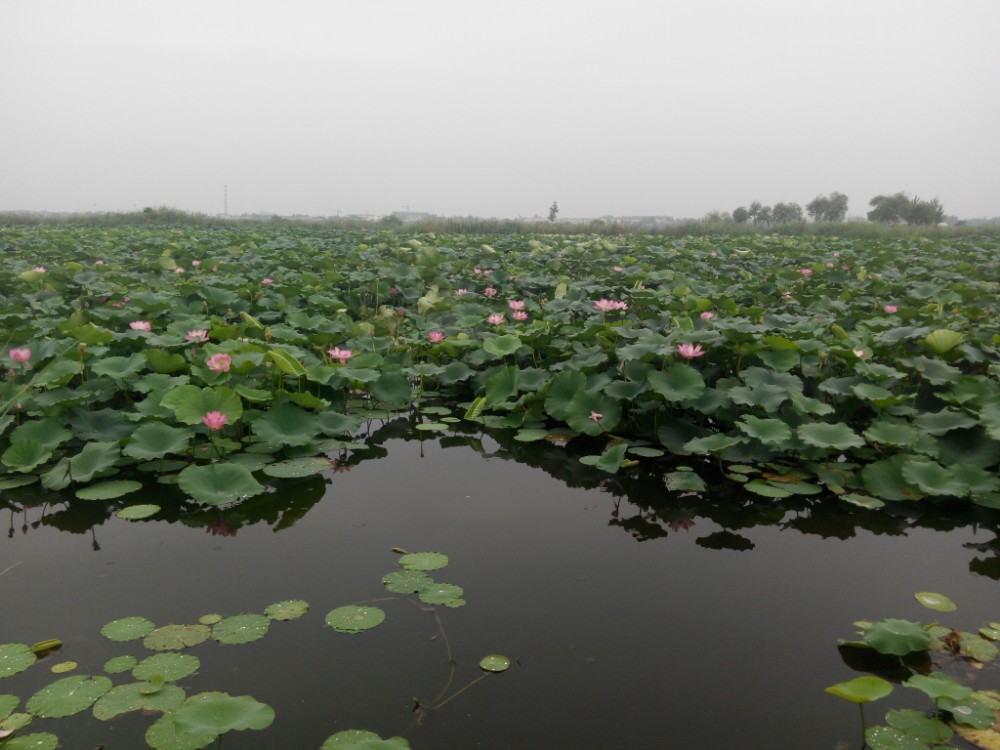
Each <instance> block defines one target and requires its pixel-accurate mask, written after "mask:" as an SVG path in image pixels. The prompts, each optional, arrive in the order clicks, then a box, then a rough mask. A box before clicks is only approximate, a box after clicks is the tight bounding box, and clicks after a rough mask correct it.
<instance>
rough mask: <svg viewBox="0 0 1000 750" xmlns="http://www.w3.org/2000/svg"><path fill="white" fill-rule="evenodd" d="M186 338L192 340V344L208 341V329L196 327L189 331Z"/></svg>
mask: <svg viewBox="0 0 1000 750" xmlns="http://www.w3.org/2000/svg"><path fill="white" fill-rule="evenodd" d="M184 340H185V341H190V342H191V343H192V344H203V343H205V342H206V341H208V331H206V330H205V329H204V328H196V329H194V330H193V331H188V332H187V336H185V337H184Z"/></svg>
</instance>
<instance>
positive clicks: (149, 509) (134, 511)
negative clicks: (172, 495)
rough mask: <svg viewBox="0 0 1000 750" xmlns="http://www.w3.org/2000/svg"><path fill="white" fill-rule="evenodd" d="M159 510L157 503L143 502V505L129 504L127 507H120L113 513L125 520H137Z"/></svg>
mask: <svg viewBox="0 0 1000 750" xmlns="http://www.w3.org/2000/svg"><path fill="white" fill-rule="evenodd" d="M159 512H160V506H159V505H152V504H143V505H130V506H129V507H127V508H122V509H121V510H120V511H118V512H117V513H115V515H116V516H118V517H119V518H122V519H124V520H126V521H139V520H141V519H143V518H149V517H150V516H155V515H156V514H157V513H159Z"/></svg>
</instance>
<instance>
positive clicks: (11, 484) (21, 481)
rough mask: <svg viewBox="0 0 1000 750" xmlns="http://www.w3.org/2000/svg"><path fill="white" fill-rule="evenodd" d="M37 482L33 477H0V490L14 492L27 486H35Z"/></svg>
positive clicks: (36, 478)
mask: <svg viewBox="0 0 1000 750" xmlns="http://www.w3.org/2000/svg"><path fill="white" fill-rule="evenodd" d="M37 481H38V477H35V476H20V477H18V476H6V477H0V490H15V489H17V488H18V487H27V486H28V485H29V484H35V482H37Z"/></svg>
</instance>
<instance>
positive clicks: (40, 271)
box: [31, 266, 46, 273]
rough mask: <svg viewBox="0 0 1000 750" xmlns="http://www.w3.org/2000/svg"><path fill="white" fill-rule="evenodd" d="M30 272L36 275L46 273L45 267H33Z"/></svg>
mask: <svg viewBox="0 0 1000 750" xmlns="http://www.w3.org/2000/svg"><path fill="white" fill-rule="evenodd" d="M31 270H32V271H34V272H36V273H45V272H46V271H45V266H35V267H34V268H32V269H31Z"/></svg>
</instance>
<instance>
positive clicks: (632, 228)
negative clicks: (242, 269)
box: [0, 207, 1000, 239]
mask: <svg viewBox="0 0 1000 750" xmlns="http://www.w3.org/2000/svg"><path fill="white" fill-rule="evenodd" d="M0 226H62V227H115V226H168V227H192V228H194V227H231V228H232V227H240V226H245V227H254V226H266V227H282V226H294V227H315V228H317V229H355V230H356V229H377V230H395V229H399V230H402V231H405V232H406V233H407V234H454V233H458V234H548V235H599V236H619V235H642V236H652V237H657V236H660V237H691V236H695V237H704V236H711V235H720V236H730V237H731V236H741V235H743V236H766V235H779V236H789V237H800V236H803V237H808V236H815V237H849V238H857V239H893V238H899V239H910V238H918V237H928V238H942V237H976V236H986V237H1000V225H998V224H988V223H986V224H969V225H959V226H952V225H949V226H935V225H908V224H897V225H886V224H878V223H874V222H869V221H843V222H820V223H812V222H796V223H791V224H767V225H754V224H748V223H742V224H739V223H736V222H734V221H732V220H715V219H684V220H679V221H677V222H676V223H672V224H669V225H666V226H655V227H653V226H644V225H638V224H626V223H619V222H612V221H605V220H602V219H595V220H593V221H590V222H586V223H574V222H568V221H555V222H549V221H544V220H538V221H529V220H521V219H499V218H482V217H474V216H466V217H448V218H444V217H433V218H428V219H424V220H420V221H416V222H406V223H404V222H403V221H401V220H400V219H399V218H397V217H396V216H393V215H389V216H385V217H382V218H381V219H378V220H375V221H369V220H365V219H357V218H351V217H344V218H326V219H316V218H312V217H294V216H292V217H287V216H277V215H275V216H272V217H270V218H264V217H261V216H252V217H245V216H211V215H208V214H200V213H189V212H186V211H181V210H179V209H174V208H168V207H160V208H145V209H142V210H140V211H128V212H106V213H96V212H95V213H67V214H61V213H31V212H18V211H0Z"/></svg>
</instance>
